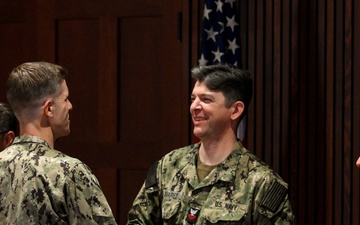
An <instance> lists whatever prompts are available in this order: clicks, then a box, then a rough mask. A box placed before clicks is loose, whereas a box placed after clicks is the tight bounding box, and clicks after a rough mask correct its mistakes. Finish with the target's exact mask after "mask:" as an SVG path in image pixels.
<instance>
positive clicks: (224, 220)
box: [202, 206, 245, 225]
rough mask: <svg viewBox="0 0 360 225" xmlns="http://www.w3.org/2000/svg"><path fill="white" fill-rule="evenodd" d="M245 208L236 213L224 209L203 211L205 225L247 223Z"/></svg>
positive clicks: (237, 210)
mask: <svg viewBox="0 0 360 225" xmlns="http://www.w3.org/2000/svg"><path fill="white" fill-rule="evenodd" d="M244 208H245V207H243V206H240V207H238V208H237V209H236V210H234V211H228V210H226V209H225V208H223V209H209V208H207V209H203V212H202V214H203V218H204V219H205V221H206V222H205V224H218V225H220V224H223V225H225V224H227V225H241V224H243V223H244V221H245V210H244Z"/></svg>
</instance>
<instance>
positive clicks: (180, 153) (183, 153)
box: [161, 144, 199, 163]
mask: <svg viewBox="0 0 360 225" xmlns="http://www.w3.org/2000/svg"><path fill="white" fill-rule="evenodd" d="M198 147H199V144H192V145H188V146H184V147H181V148H177V149H174V150H172V151H170V152H169V153H167V154H166V155H164V157H163V158H162V160H161V161H162V162H163V163H168V162H175V161H178V160H189V159H190V158H192V157H193V156H194V155H195V154H196V153H197V151H198Z"/></svg>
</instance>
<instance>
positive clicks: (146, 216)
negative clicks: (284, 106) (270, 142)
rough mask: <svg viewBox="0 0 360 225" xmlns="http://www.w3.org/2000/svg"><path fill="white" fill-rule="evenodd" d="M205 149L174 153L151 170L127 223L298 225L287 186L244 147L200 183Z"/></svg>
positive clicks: (196, 147)
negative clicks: (199, 166)
mask: <svg viewBox="0 0 360 225" xmlns="http://www.w3.org/2000/svg"><path fill="white" fill-rule="evenodd" d="M199 146H200V145H199V143H198V144H195V145H192V146H187V147H184V148H180V149H177V150H174V151H172V152H170V153H169V154H167V155H165V156H164V157H163V158H162V159H161V160H160V161H159V162H158V163H157V164H155V166H153V167H152V168H150V170H149V173H148V177H147V179H146V181H145V183H144V185H143V187H142V188H141V190H140V192H139V194H138V195H137V197H136V199H135V201H134V203H133V206H132V208H131V210H130V212H129V214H128V223H127V224H129V225H130V224H144V225H145V224H146V225H150V224H167V225H180V224H196V225H200V224H241V225H245V224H246V225H267V224H277V225H289V224H292V223H293V222H292V221H293V214H292V209H291V206H290V202H289V200H288V194H287V184H286V183H285V182H284V181H282V179H281V178H280V177H279V176H278V175H277V174H275V173H274V172H273V171H272V170H271V169H270V168H269V167H268V166H266V165H265V164H264V163H263V162H261V161H260V160H259V159H258V158H257V157H256V156H254V155H252V154H251V153H249V152H248V151H247V150H246V149H245V148H244V147H242V145H241V143H240V142H239V143H238V144H237V146H236V147H235V149H234V150H233V151H232V153H231V154H230V155H229V156H228V158H227V159H226V160H225V161H224V162H222V163H221V164H219V165H218V166H217V167H216V168H215V169H214V170H213V171H211V172H210V174H209V175H208V176H207V177H205V178H204V179H203V180H202V181H201V182H200V183H199V181H198V177H197V170H196V161H197V154H198V151H199Z"/></svg>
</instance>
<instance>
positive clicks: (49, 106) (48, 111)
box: [43, 99, 53, 117]
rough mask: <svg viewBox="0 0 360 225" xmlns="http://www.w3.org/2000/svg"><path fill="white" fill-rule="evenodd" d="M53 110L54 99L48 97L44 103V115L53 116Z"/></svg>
mask: <svg viewBox="0 0 360 225" xmlns="http://www.w3.org/2000/svg"><path fill="white" fill-rule="evenodd" d="M52 111H53V101H52V100H51V99H48V100H46V101H45V102H44V104H43V112H44V115H46V116H48V117H52V116H53V112H52Z"/></svg>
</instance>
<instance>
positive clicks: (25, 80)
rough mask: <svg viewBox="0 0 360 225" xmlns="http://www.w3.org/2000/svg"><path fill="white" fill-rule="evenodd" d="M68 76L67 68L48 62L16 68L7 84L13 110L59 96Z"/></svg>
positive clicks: (25, 64)
mask: <svg viewBox="0 0 360 225" xmlns="http://www.w3.org/2000/svg"><path fill="white" fill-rule="evenodd" d="M66 76H67V71H66V69H65V68H63V67H61V66H59V65H55V64H51V63H47V62H28V63H23V64H21V65H19V66H17V67H15V68H14V69H13V71H12V72H11V74H10V76H9V78H8V80H7V82H6V97H7V99H8V102H9V104H10V106H11V108H12V109H13V110H14V111H15V112H16V111H17V110H18V109H19V108H23V107H26V106H28V105H32V104H37V103H39V101H42V100H43V99H44V98H47V97H50V96H53V95H56V94H58V93H59V91H60V85H61V82H62V81H63V79H65V77H66Z"/></svg>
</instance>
